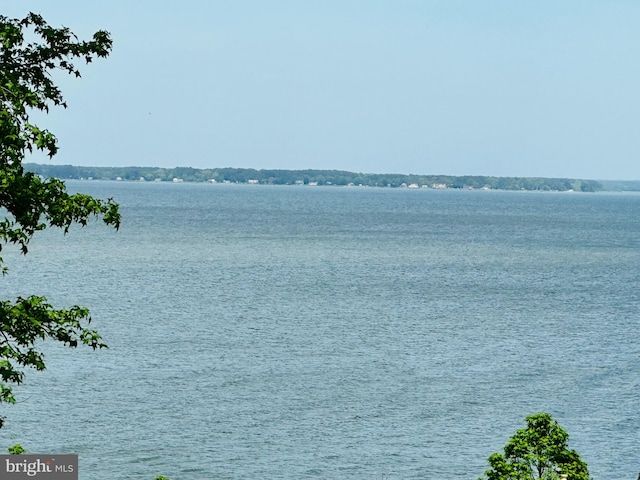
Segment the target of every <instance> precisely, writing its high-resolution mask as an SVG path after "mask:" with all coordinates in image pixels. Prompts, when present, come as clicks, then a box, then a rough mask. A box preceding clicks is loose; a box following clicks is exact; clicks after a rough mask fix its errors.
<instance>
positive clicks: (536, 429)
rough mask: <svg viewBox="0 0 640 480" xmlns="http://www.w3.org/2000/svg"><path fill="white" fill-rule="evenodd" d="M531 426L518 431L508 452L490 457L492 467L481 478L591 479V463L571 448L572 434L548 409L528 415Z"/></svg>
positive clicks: (496, 479) (495, 479)
mask: <svg viewBox="0 0 640 480" xmlns="http://www.w3.org/2000/svg"><path fill="white" fill-rule="evenodd" d="M526 422H527V428H525V429H522V430H518V431H516V434H515V435H514V436H513V437H511V439H510V440H509V442H508V443H507V444H506V445H505V447H504V454H502V453H494V454H493V455H491V456H490V457H489V465H490V466H491V469H490V470H487V471H486V472H485V476H484V477H482V478H481V479H480V480H483V479H487V480H537V479H542V480H556V479H562V478H566V480H589V479H590V477H589V471H588V469H587V464H586V463H585V462H583V461H582V460H581V459H580V456H579V455H578V453H577V452H576V451H575V450H569V447H568V444H567V442H568V440H569V434H568V433H567V432H566V431H565V430H564V429H563V428H562V427H561V426H560V425H558V422H556V421H555V420H553V419H552V418H551V415H549V414H548V413H537V414H535V415H530V416H528V417H527V418H526Z"/></svg>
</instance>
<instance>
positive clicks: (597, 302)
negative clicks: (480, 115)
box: [0, 182, 640, 480]
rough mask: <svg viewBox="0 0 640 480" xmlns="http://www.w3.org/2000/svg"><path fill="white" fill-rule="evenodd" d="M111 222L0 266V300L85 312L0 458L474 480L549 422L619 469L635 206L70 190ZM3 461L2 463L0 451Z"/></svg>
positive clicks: (638, 421) (612, 198) (248, 475)
mask: <svg viewBox="0 0 640 480" xmlns="http://www.w3.org/2000/svg"><path fill="white" fill-rule="evenodd" d="M69 185H70V188H72V189H79V190H81V191H85V192H87V193H91V194H95V195H98V196H100V197H103V198H104V197H109V196H113V197H115V198H116V199H117V200H118V201H120V203H121V205H122V214H123V225H122V229H121V231H120V232H119V233H115V232H112V231H110V230H109V229H107V228H106V227H103V226H101V225H92V226H90V227H89V228H86V229H84V230H80V229H76V230H74V231H72V232H71V233H70V234H69V235H68V236H66V237H64V236H62V235H61V234H60V233H59V232H44V233H43V234H42V235H41V236H40V237H39V238H37V239H36V240H34V242H33V244H32V248H31V251H30V253H29V255H28V256H27V257H24V258H22V257H18V256H17V255H12V254H10V253H9V254H5V260H6V261H7V264H8V266H9V267H10V269H11V271H10V275H9V276H8V277H6V278H5V279H3V280H2V287H3V288H2V292H3V296H11V295H16V294H20V293H22V294H29V293H39V294H46V295H47V296H48V298H49V300H50V301H51V302H53V303H55V304H56V305H60V306H63V305H71V304H73V303H80V304H83V305H87V306H89V307H91V309H92V314H93V318H94V322H93V325H94V326H95V328H97V329H98V330H99V331H100V332H101V333H102V334H103V336H104V338H105V339H106V341H107V343H108V344H109V346H110V348H109V350H106V351H100V352H92V351H89V350H85V349H78V350H76V351H69V350H65V349H62V348H59V347H56V346H53V345H45V349H46V351H47V365H48V370H47V371H46V372H38V373H33V374H31V375H29V377H28V379H27V382H26V383H25V384H24V385H23V386H21V387H20V388H18V389H17V394H18V399H19V403H18V404H17V405H14V406H1V407H0V409H1V412H2V414H4V415H6V416H7V417H8V418H7V424H6V426H5V427H4V428H3V429H2V430H0V446H1V445H6V446H9V445H12V444H14V443H21V444H22V445H23V446H24V447H26V448H27V450H29V451H30V452H34V453H37V452H42V453H78V454H79V456H80V478H81V479H85V480H89V479H95V480H102V479H104V480H106V479H114V478H115V479H152V478H154V477H155V475H157V474H163V475H166V476H168V477H170V478H171V479H172V480H178V479H214V478H215V479H262V478H264V479H380V478H382V477H383V476H384V478H386V479H389V480H395V479H398V480H400V479H434V480H436V479H437V480H440V479H449V478H469V479H476V478H478V477H479V476H480V475H481V474H482V473H483V472H484V471H485V470H486V468H487V461H486V459H487V457H488V456H489V455H490V454H491V453H493V452H495V451H498V450H501V448H502V447H503V446H504V444H505V443H506V442H507V440H508V438H509V437H510V436H511V435H512V434H513V433H514V432H515V430H516V429H518V428H522V427H523V426H524V417H525V416H526V415H528V414H531V413H535V412H538V411H546V412H549V413H551V414H552V415H553V416H554V417H555V418H556V419H557V420H558V421H559V422H560V424H561V425H562V426H563V427H565V428H566V429H567V430H568V431H569V434H570V435H571V438H570V446H571V447H572V448H575V449H576V450H577V451H578V452H579V453H580V454H581V456H582V458H583V460H585V461H586V462H587V463H588V464H589V467H590V471H591V473H592V475H593V476H594V477H595V478H596V479H597V480H605V479H606V480H618V479H619V480H622V479H635V478H636V476H637V473H638V471H640V457H638V444H639V441H640V435H639V432H640V416H638V413H637V412H638V398H640V397H639V395H638V392H639V388H638V387H639V384H640V346H639V342H638V341H637V339H638V335H637V333H636V330H637V319H638V314H639V313H640V308H639V307H640V300H639V293H638V291H639V289H638V284H639V280H640V273H639V272H640V248H639V247H640V222H639V221H638V220H639V217H638V212H639V211H640V208H639V207H640V195H633V194H629V195H627V194H566V193H565V194H560V193H557V194H556V193H528V192H479V191H431V190H428V191H425V190H418V191H412V190H406V189H405V190H386V189H362V188H314V187H263V186H236V185H189V184H178V185H175V184H170V185H168V184H137V183H136V184H133V183H116V182H111V183H109V182H104V183H101V182H71V183H70V184H69ZM2 448H4V447H2Z"/></svg>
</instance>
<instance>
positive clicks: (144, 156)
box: [0, 0, 640, 180]
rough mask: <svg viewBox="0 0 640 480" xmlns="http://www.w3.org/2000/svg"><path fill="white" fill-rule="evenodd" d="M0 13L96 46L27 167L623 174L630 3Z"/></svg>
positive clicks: (132, 7)
mask: <svg viewBox="0 0 640 480" xmlns="http://www.w3.org/2000/svg"><path fill="white" fill-rule="evenodd" d="M2 3H3V5H2V7H1V8H0V14H2V15H5V16H7V17H11V18H22V17H24V16H25V15H26V14H27V13H28V11H33V12H36V13H40V14H42V15H43V16H44V18H45V19H46V20H47V21H48V22H49V23H50V24H51V25H52V26H62V25H64V26H67V27H69V28H70V29H71V30H72V31H73V32H75V33H76V34H77V35H78V37H80V38H81V39H88V38H89V37H90V36H91V35H92V34H93V32H95V31H96V30H99V29H104V30H107V31H109V32H111V35H112V37H113V41H114V48H113V52H112V53H111V55H110V56H109V58H107V59H106V60H105V59H101V60H98V61H95V62H93V63H91V64H89V65H86V66H83V67H82V78H81V79H75V78H70V77H69V78H67V77H65V76H63V75H61V74H60V75H59V74H57V73H56V74H55V79H56V81H58V83H59V85H60V86H61V88H62V90H63V94H64V95H65V98H66V100H67V103H68V106H69V108H68V109H66V110H64V109H52V110H51V111H50V113H49V114H48V115H47V116H40V115H39V116H36V117H34V118H37V122H36V123H37V124H38V125H39V126H41V127H45V128H47V129H49V130H50V131H52V132H53V133H54V134H56V135H57V136H58V139H59V146H60V151H59V154H58V155H57V156H56V157H54V158H53V160H48V159H47V158H46V157H44V156H34V157H31V158H30V159H28V161H36V162H39V163H45V162H48V161H51V162H52V163H56V164H73V165H86V166H158V167H176V166H190V167H196V168H216V167H236V168H256V169H294V170H297V169H308V168H309V169H338V170H348V171H353V172H364V173H404V174H411V173H413V174H426V175H428V174H434V175H435V174H448V175H493V176H526V177H570V178H581V179H596V180H605V179H618V180H639V179H640V161H639V157H640V56H639V55H638V48H639V47H640V29H639V28H638V25H639V24H640V2H638V1H637V0H616V1H593V0H560V1H558V0H536V1H533V0H528V1H527V0H523V1H513V0H484V1H477V0H467V1H462V0H225V1H220V0H181V1H179V2H176V1H171V0H167V1H163V2H142V1H135V0H110V1H109V2H88V1H86V0H59V1H55V2H53V1H51V0H33V1H30V0H22V1H20V2H15V1H11V2H10V1H8V0H4V1H3V2H2Z"/></svg>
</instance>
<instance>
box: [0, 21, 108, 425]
mask: <svg viewBox="0 0 640 480" xmlns="http://www.w3.org/2000/svg"><path fill="white" fill-rule="evenodd" d="M25 34H26V35H25ZM25 37H26V38H25ZM27 39H28V40H27ZM110 50H111V38H110V36H109V34H108V33H107V32H104V31H99V32H96V33H95V34H94V35H93V39H92V40H90V41H79V40H78V39H77V37H76V36H75V35H74V34H73V33H71V32H70V31H69V29H67V28H65V27H62V28H53V27H51V26H49V25H48V24H47V23H46V22H45V21H44V20H43V18H42V17H41V16H40V15H35V14H33V13H30V14H29V15H27V17H26V18H24V19H22V20H20V19H10V18H7V17H4V16H0V208H1V209H2V212H3V213H2V215H3V216H4V219H3V220H1V221H0V251H1V249H2V247H3V246H6V245H7V244H13V245H16V246H17V247H19V249H20V251H21V252H22V253H23V254H26V253H27V250H28V249H27V246H28V244H29V241H30V240H31V238H32V237H33V235H34V234H35V233H36V232H38V231H40V230H43V229H45V228H47V227H58V228H61V229H62V230H63V231H64V232H65V233H67V232H68V231H69V228H70V227H71V225H73V224H80V225H82V226H84V225H86V224H87V222H88V221H89V220H90V219H91V218H94V217H99V218H102V220H103V221H104V222H105V223H106V224H107V225H110V226H113V227H115V228H118V227H119V225H120V214H119V212H118V205H117V204H116V203H114V202H113V201H112V200H111V199H109V200H106V201H103V200H98V199H95V198H93V197H91V196H89V195H83V194H74V195H71V194H69V193H68V192H67V190H66V186H65V184H64V183H63V182H62V181H60V180H56V179H49V180H41V179H40V177H38V176H37V175H35V174H33V173H30V172H26V171H25V170H24V167H23V160H24V159H25V155H26V154H27V153H28V152H32V151H33V150H34V149H36V150H42V151H44V152H45V153H47V154H48V155H49V157H53V156H54V155H55V154H56V152H57V151H58V147H57V143H56V137H55V136H54V135H53V134H52V133H50V132H48V131H47V130H43V129H40V128H39V127H37V126H36V125H34V124H33V123H31V122H30V118H29V115H30V113H31V112H32V111H33V110H40V111H43V112H48V111H49V107H50V106H51V105H54V106H62V107H66V103H65V102H64V99H63V97H62V94H61V92H60V90H59V89H58V87H57V86H56V85H55V84H54V83H53V80H52V77H51V73H52V72H53V71H55V70H60V71H63V72H66V73H68V74H71V75H73V76H76V77H79V76H80V72H79V70H78V69H77V68H76V67H75V66H74V65H73V63H72V61H74V59H78V58H79V59H82V60H85V61H86V62H87V63H89V62H91V60H92V59H93V58H94V57H96V56H97V57H106V56H107V55H108V54H109V52H110ZM0 270H1V271H2V273H3V274H6V273H7V268H6V267H5V266H4V265H3V263H2V258H0ZM89 322H90V317H89V311H88V310H87V309H86V308H83V307H79V306H74V307H71V308H69V309H56V308H54V307H52V306H51V305H50V304H49V303H48V302H47V300H46V299H45V298H44V297H41V296H30V297H28V298H22V297H20V298H18V299H17V300H15V301H11V300H2V301H0V402H9V403H13V402H15V398H14V395H13V391H12V385H15V384H19V383H21V382H22V380H23V377H24V371H23V368H25V367H31V368H35V369H36V370H43V369H44V368H45V362H44V358H43V355H42V353H41V352H39V351H38V350H37V349H36V344H37V343H39V342H40V341H41V340H44V339H53V340H56V341H58V342H61V343H62V344H64V345H66V346H69V347H76V346H77V345H79V344H86V345H88V346H90V347H92V348H94V349H95V348H100V347H104V346H105V345H104V344H103V343H102V341H101V338H100V335H99V334H98V333H97V332H96V331H95V330H91V329H89V328H88V323H89ZM1 425H2V420H1V419H0V426H1Z"/></svg>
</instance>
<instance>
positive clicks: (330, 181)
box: [24, 163, 640, 192]
mask: <svg viewBox="0 0 640 480" xmlns="http://www.w3.org/2000/svg"><path fill="white" fill-rule="evenodd" d="M24 167H25V170H27V171H30V172H33V173H35V174H38V175H41V176H43V177H45V178H48V177H55V178H60V179H62V180H114V181H117V180H122V181H148V182H175V183H180V182H192V183H206V182H209V183H236V184H260V185H308V186H366V187H387V188H410V189H418V188H429V189H442V190H444V189H469V190H526V191H556V192H567V191H575V192H598V191H640V181H613V180H600V181H596V180H584V179H571V178H544V177H493V176H481V175H465V176H454V175H405V174H379V173H356V172H347V171H342V170H256V169H250V168H209V169H198V168H192V167H175V168H160V167H83V166H74V165H49V164H38V163H25V164H24Z"/></svg>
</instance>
